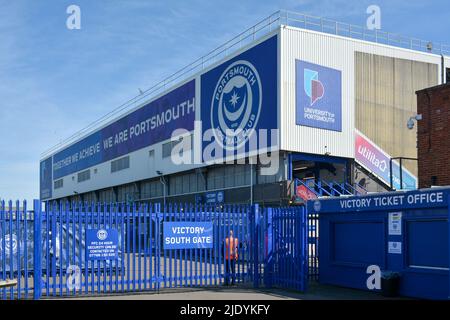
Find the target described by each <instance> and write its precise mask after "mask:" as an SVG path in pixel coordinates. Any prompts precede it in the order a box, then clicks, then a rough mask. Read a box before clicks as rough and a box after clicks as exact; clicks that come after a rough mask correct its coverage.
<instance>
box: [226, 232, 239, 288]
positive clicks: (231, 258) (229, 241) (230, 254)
mask: <svg viewBox="0 0 450 320" xmlns="http://www.w3.org/2000/svg"><path fill="white" fill-rule="evenodd" d="M238 246H239V239H238V238H236V237H234V235H233V230H230V233H229V235H228V236H227V237H226V238H225V260H224V263H225V285H226V286H228V285H229V283H230V276H231V285H234V283H235V281H236V261H237V259H238Z"/></svg>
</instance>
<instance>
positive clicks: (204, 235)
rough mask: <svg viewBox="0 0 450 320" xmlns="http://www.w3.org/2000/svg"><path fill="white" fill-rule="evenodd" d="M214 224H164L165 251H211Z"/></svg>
mask: <svg viewBox="0 0 450 320" xmlns="http://www.w3.org/2000/svg"><path fill="white" fill-rule="evenodd" d="M212 247H213V224H212V222H164V249H210V248H212Z"/></svg>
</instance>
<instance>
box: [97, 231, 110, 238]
mask: <svg viewBox="0 0 450 320" xmlns="http://www.w3.org/2000/svg"><path fill="white" fill-rule="evenodd" d="M106 238H108V231H106V230H105V229H100V230H98V231H97V239H98V240H100V241H103V240H105V239H106Z"/></svg>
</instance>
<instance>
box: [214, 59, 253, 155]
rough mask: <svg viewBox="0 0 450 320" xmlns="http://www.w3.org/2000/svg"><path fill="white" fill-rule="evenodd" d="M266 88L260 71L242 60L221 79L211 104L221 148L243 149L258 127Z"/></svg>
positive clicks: (215, 134) (233, 65)
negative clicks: (263, 93) (262, 84)
mask: <svg viewBox="0 0 450 320" xmlns="http://www.w3.org/2000/svg"><path fill="white" fill-rule="evenodd" d="M261 104H262V86H261V80H260V78H259V74H258V71H257V70H256V68H255V67H254V66H253V65H252V64H251V63H250V62H248V61H245V60H239V61H236V62H234V63H232V64H231V65H230V66H228V67H227V68H226V69H225V71H224V72H223V73H222V75H221V76H220V78H219V80H218V82H217V85H216V88H215V89H214V94H213V98H212V102H211V124H212V128H213V130H214V136H215V138H216V141H217V142H218V144H219V145H220V146H221V147H223V148H225V149H237V148H240V147H242V146H243V145H244V144H245V143H246V142H247V141H248V139H249V137H250V136H251V135H252V133H253V132H254V130H255V127H256V125H257V123H258V119H259V114H260V111H261Z"/></svg>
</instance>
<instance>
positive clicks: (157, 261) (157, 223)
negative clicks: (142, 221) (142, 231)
mask: <svg viewBox="0 0 450 320" xmlns="http://www.w3.org/2000/svg"><path fill="white" fill-rule="evenodd" d="M160 214H161V204H160V203H155V280H156V290H157V292H158V293H159V290H160V286H161V283H160V281H161V279H160V277H161V266H160V259H161V235H160V232H161V230H160Z"/></svg>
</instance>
